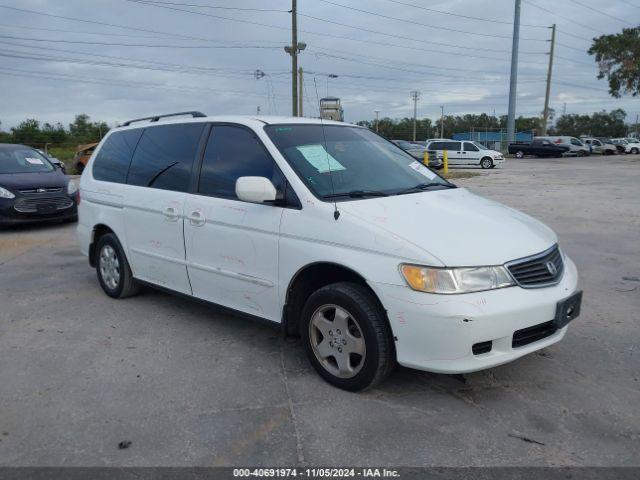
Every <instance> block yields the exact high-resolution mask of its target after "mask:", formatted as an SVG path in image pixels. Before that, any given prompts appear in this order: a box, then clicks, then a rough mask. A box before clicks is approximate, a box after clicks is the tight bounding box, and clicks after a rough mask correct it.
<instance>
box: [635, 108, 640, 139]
mask: <svg viewBox="0 0 640 480" xmlns="http://www.w3.org/2000/svg"><path fill="white" fill-rule="evenodd" d="M638 118H640V115H638V114H637V113H636V138H638Z"/></svg>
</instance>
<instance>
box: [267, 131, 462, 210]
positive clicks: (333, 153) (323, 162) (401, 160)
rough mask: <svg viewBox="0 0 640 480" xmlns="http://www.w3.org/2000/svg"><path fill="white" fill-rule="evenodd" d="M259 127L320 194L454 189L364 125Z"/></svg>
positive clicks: (358, 195) (331, 196) (346, 196)
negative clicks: (263, 128) (360, 126)
mask: <svg viewBox="0 0 640 480" xmlns="http://www.w3.org/2000/svg"><path fill="white" fill-rule="evenodd" d="M265 131H266V132H267V135H269V138H271V140H272V141H273V143H274V144H275V146H276V147H277V148H278V150H279V151H280V153H282V155H283V156H284V157H285V159H286V160H287V162H289V164H290V165H291V167H292V168H293V169H294V170H295V171H296V173H297V174H298V176H299V177H300V179H301V180H302V181H303V182H304V183H305V184H306V185H307V187H308V188H309V189H310V190H311V191H312V192H313V193H314V194H315V195H316V196H318V197H320V198H324V199H327V200H328V199H332V200H333V199H336V200H340V199H341V197H343V198H344V199H349V198H367V197H376V196H386V195H398V194H406V193H415V192H420V191H425V190H428V189H439V188H451V187H454V185H453V184H451V183H449V182H447V181H446V180H444V179H443V178H441V177H439V176H438V175H436V174H435V173H434V172H432V171H431V170H429V169H428V168H427V167H425V166H424V165H423V164H422V163H420V162H418V161H417V160H416V159H414V158H413V157H412V156H410V155H409V154H407V153H405V152H403V151H402V150H401V149H399V148H398V147H396V146H395V145H394V144H392V143H391V142H389V141H387V140H385V139H384V138H382V137H380V136H378V135H376V134H375V133H373V132H371V131H369V130H367V129H365V128H358V127H346V126H338V125H325V126H324V127H323V126H322V125H318V124H313V125H309V124H306V125H305V124H303V125H301V124H288V125H268V126H266V127H265Z"/></svg>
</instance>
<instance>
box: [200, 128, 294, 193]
mask: <svg viewBox="0 0 640 480" xmlns="http://www.w3.org/2000/svg"><path fill="white" fill-rule="evenodd" d="M240 177H266V178H268V179H269V180H271V182H272V183H273V185H274V186H275V187H276V190H278V192H279V193H280V194H283V193H284V187H285V180H284V175H283V174H282V173H281V172H280V169H279V168H278V166H277V165H276V164H275V162H274V161H273V159H272V158H271V155H269V153H268V152H267V151H266V150H265V148H264V146H263V145H262V143H261V142H260V140H258V138H257V137H256V136H255V134H254V133H253V132H251V131H250V130H247V129H246V128H242V127H234V126H229V125H221V126H214V127H213V130H212V131H211V135H210V136H209V141H208V142H207V149H206V150H205V154H204V159H203V160H202V170H201V171H200V183H199V185H198V192H199V193H202V194H204V195H211V196H214V197H223V198H231V199H237V198H238V197H237V196H236V180H237V179H238V178H240Z"/></svg>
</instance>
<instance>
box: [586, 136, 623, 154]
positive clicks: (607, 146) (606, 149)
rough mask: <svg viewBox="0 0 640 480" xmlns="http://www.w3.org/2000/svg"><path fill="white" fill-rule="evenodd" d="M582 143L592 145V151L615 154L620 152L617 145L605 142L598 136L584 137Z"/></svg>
mask: <svg viewBox="0 0 640 480" xmlns="http://www.w3.org/2000/svg"><path fill="white" fill-rule="evenodd" d="M580 140H582V143H584V144H586V145H587V146H589V145H591V153H599V154H601V155H614V154H616V153H618V150H617V149H616V146H615V145H614V144H613V143H610V142H603V141H602V140H600V139H598V138H593V137H583V138H581V139H580Z"/></svg>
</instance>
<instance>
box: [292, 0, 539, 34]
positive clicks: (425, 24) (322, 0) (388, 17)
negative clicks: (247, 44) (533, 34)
mask: <svg viewBox="0 0 640 480" xmlns="http://www.w3.org/2000/svg"><path fill="white" fill-rule="evenodd" d="M320 1H321V2H324V3H329V4H331V5H335V6H337V7H342V8H346V9H348V10H353V11H355V12H360V13H366V14H367V15H374V16H376V17H381V18H386V19H387V20H395V21H399V22H403V23H410V24H413V25H420V26H422V27H426V28H431V29H435V30H446V31H449V32H455V33H463V34H466V35H477V36H480V37H491V38H507V39H509V38H511V37H510V36H509V35H495V34H492V33H482V32H473V31H469V30H458V29H455V28H449V27H443V26H442V25H429V24H427V23H421V22H416V21H414V20H406V19H404V18H398V17H392V16H390V15H383V14H382V13H376V12H371V11H369V10H363V9H361V8H356V7H351V6H349V5H343V4H341V3H335V2H331V1H329V0H320ZM299 15H301V16H305V17H308V18H312V19H314V20H320V21H323V22H328V23H333V24H336V25H341V26H346V27H349V28H358V29H359V30H364V31H369V32H373V33H378V34H381V35H390V34H386V33H383V32H379V31H375V30H367V29H361V28H360V27H354V26H353V25H346V24H344V23H339V22H334V21H332V20H325V19H322V18H318V17H314V16H311V15H302V14H299ZM390 36H394V35H390ZM397 38H402V37H397ZM404 39H407V38H406V37H404ZM409 40H411V39H409ZM523 40H532V41H537V42H546V40H544V39H539V38H526V39H525V38H523Z"/></svg>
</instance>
